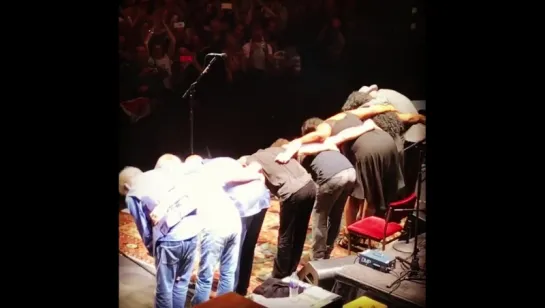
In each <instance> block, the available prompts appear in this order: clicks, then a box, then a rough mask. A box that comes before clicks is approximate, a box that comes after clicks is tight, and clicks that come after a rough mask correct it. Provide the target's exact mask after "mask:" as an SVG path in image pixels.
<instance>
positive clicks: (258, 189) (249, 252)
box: [203, 157, 270, 295]
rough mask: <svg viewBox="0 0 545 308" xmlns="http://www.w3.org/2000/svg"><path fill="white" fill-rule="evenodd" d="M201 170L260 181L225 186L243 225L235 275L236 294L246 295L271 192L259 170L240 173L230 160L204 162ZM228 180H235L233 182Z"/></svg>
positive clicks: (234, 162)
mask: <svg viewBox="0 0 545 308" xmlns="http://www.w3.org/2000/svg"><path fill="white" fill-rule="evenodd" d="M203 169H205V170H209V172H221V173H224V174H230V175H235V174H237V173H240V172H248V170H249V171H250V173H249V175H250V176H251V177H255V176H257V177H259V179H256V180H253V181H250V182H241V181H240V180H241V178H240V177H239V178H238V181H231V182H230V183H228V184H227V185H225V186H224V189H225V191H226V192H227V194H228V195H229V196H230V197H231V199H233V201H235V205H236V208H237V210H238V212H239V215H240V220H241V224H242V230H241V237H240V243H241V244H240V252H239V260H238V266H237V270H236V274H235V284H234V285H235V292H237V293H239V294H241V295H246V294H247V290H248V286H249V284H250V277H251V275H252V266H253V259H254V251H255V246H256V244H257V239H258V237H259V232H260V231H261V227H262V225H263V220H264V219H265V214H266V213H267V209H268V208H269V206H270V192H269V190H268V189H267V187H266V186H265V178H264V177H263V175H262V174H261V173H260V171H261V170H260V169H252V168H249V169H247V170H243V169H244V167H243V166H242V165H241V164H240V163H238V162H237V161H236V160H234V159H233V158H230V157H218V158H213V159H207V160H204V161H203ZM231 179H232V180H236V179H235V178H231Z"/></svg>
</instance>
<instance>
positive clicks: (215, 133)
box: [119, 0, 426, 169]
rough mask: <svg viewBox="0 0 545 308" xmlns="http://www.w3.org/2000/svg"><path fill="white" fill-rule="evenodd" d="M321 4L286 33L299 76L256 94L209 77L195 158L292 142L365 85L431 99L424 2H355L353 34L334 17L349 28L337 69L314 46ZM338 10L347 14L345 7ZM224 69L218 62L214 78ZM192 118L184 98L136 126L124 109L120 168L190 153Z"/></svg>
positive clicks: (199, 107)
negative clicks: (314, 118) (427, 80)
mask: <svg viewBox="0 0 545 308" xmlns="http://www.w3.org/2000/svg"><path fill="white" fill-rule="evenodd" d="M285 2H287V1H285ZM316 2H318V3H317V4H316V5H317V6H318V7H319V10H318V12H321V14H318V16H313V15H312V14H310V13H309V14H307V15H306V17H305V18H307V20H303V22H300V23H297V24H296V23H295V22H294V21H292V20H290V23H289V24H288V27H287V30H286V31H285V32H287V33H290V34H293V35H291V41H292V42H293V43H295V45H296V47H297V51H298V53H299V54H300V57H301V67H302V69H301V73H300V74H299V75H298V76H292V75H290V76H273V77H270V78H268V79H267V80H266V82H264V85H262V86H261V87H260V88H259V90H258V91H255V90H253V86H254V84H252V82H251V81H248V80H243V81H241V82H239V83H238V84H230V83H228V82H227V81H225V80H224V79H222V78H210V76H206V77H205V78H203V80H202V81H201V83H200V86H199V88H198V95H197V97H198V102H197V104H196V107H195V109H194V115H195V134H194V137H195V152H196V153H198V154H200V155H203V156H208V151H210V154H211V155H212V156H232V157H237V156H240V155H244V154H251V153H253V152H254V151H256V150H257V149H259V148H263V147H267V146H268V145H270V144H271V143H272V142H273V141H274V140H276V139H277V138H280V137H283V138H288V139H289V138H293V137H295V136H296V135H297V134H299V131H300V126H301V124H302V122H303V121H304V120H305V119H307V118H309V117H312V116H319V117H327V116H330V115H332V114H334V113H336V112H338V111H339V110H340V107H341V105H342V104H343V103H344V100H345V99H346V97H347V96H348V95H349V94H350V92H351V91H354V90H357V89H358V88H360V87H361V86H362V85H366V84H367V85H368V84H378V86H379V87H381V88H390V89H395V90H397V91H399V92H401V93H403V94H405V95H406V96H408V97H409V98H411V99H426V89H425V82H424V80H425V76H424V71H425V50H424V49H425V23H424V17H423V16H424V7H423V4H422V3H421V1H393V0H387V1H384V0H365V1H356V4H357V6H356V10H355V11H354V12H355V14H354V16H355V18H356V19H357V25H356V27H355V29H352V30H351V31H348V30H346V29H345V28H344V27H345V26H344V25H345V24H346V23H345V22H344V20H343V15H342V14H339V15H336V16H339V17H340V19H341V21H342V22H343V28H342V32H343V34H344V36H345V39H346V45H345V48H344V50H343V53H342V58H341V60H340V61H339V62H336V63H335V64H333V65H331V64H330V63H329V62H328V61H327V59H324V57H323V56H322V55H321V53H320V50H321V49H320V47H321V46H320V45H319V44H317V43H316V42H315V39H314V38H315V37H317V36H318V34H319V32H320V30H321V28H322V26H323V25H324V24H325V23H327V22H328V20H329V19H328V17H324V16H322V15H327V14H322V13H324V12H327V9H325V8H324V7H323V4H324V1H318V0H316ZM337 3H338V6H339V8H342V5H343V3H344V1H337ZM413 8H417V10H418V11H417V13H416V14H413V13H412V9H413ZM340 11H342V10H340ZM310 20H312V23H311V22H310ZM306 21H308V23H306ZM411 23H416V25H417V27H416V30H411ZM301 27H304V28H301ZM294 33H295V34H294ZM220 61H222V60H220ZM220 61H218V62H220ZM221 66H222V63H215V64H214V67H213V68H212V70H211V74H213V73H214V70H218V68H217V67H221ZM120 83H123V80H120ZM177 90H178V91H180V89H177ZM182 90H185V89H182ZM181 92H183V91H181ZM188 118H189V102H188V100H182V98H181V96H180V95H175V96H170V97H169V98H168V99H163V100H161V104H159V105H158V106H157V107H156V108H155V109H154V111H153V112H152V113H151V115H150V116H148V117H146V118H143V119H141V120H139V121H138V122H136V123H131V122H130V121H129V119H128V117H127V116H126V115H125V114H124V113H123V112H122V111H121V110H120V119H119V122H120V132H119V134H120V136H119V141H120V143H119V147H120V151H119V155H120V168H122V167H123V166H125V165H134V166H138V167H140V168H142V169H149V168H153V166H154V164H155V161H156V160H157V158H158V157H159V156H160V155H161V154H164V153H167V152H168V153H174V154H178V155H181V156H186V155H188V154H190V153H189V152H190V150H189V134H190V132H189V120H188Z"/></svg>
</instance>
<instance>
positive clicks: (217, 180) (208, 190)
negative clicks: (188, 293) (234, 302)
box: [182, 155, 268, 305]
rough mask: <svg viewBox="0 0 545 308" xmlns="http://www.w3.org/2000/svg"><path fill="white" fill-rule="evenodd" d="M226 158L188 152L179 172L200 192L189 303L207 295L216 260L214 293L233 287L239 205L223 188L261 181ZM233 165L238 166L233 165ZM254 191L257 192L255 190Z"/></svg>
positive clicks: (201, 300)
mask: <svg viewBox="0 0 545 308" xmlns="http://www.w3.org/2000/svg"><path fill="white" fill-rule="evenodd" d="M229 160H230V159H229V158H219V159H212V160H206V163H205V161H204V160H203V159H202V158H201V157H200V156H198V155H191V156H190V157H188V158H186V160H185V163H184V164H183V168H182V172H183V173H184V174H186V176H189V177H191V178H192V181H194V184H195V185H194V186H195V187H196V189H197V193H198V194H199V195H200V196H201V197H200V200H201V201H202V202H200V203H199V208H198V209H199V217H200V219H201V221H202V223H203V225H204V228H203V231H202V233H201V243H200V246H201V259H200V263H199V273H198V275H197V285H196V287H195V295H194V296H193V299H192V301H191V303H192V304H193V305H198V304H200V303H202V302H205V301H207V300H208V299H209V297H210V292H211V289H212V281H213V278H214V269H215V265H216V264H217V263H218V261H219V262H220V279H219V282H218V288H217V291H216V295H218V296H219V295H222V294H225V293H228V292H232V291H233V290H234V288H235V280H236V271H237V267H238V264H239V253H240V245H241V233H242V222H241V215H240V212H239V211H240V208H237V207H238V205H239V203H240V201H241V200H236V199H234V198H232V197H231V196H230V195H229V194H228V193H227V191H226V190H229V188H230V187H231V188H232V187H236V186H237V185H241V184H245V183H248V185H249V184H250V183H252V182H254V181H262V178H263V176H262V175H261V174H259V172H251V171H249V170H246V169H244V168H240V167H239V165H238V163H237V162H236V161H234V160H233V161H232V162H231V163H229V162H230V161H229ZM233 166H237V167H239V168H236V167H235V168H233ZM258 185H259V184H258ZM261 185H263V184H261ZM256 192H257V193H260V191H259V190H257V191H256ZM239 196H240V194H239ZM249 198H250V199H251V198H252V197H251V196H250V197H249ZM267 206H268V204H267ZM260 210H261V209H259V210H258V212H259V211H260ZM250 214H255V213H253V212H251V213H250ZM256 241H257V240H256ZM254 246H255V245H254ZM252 259H253V257H252ZM252 261H253V260H250V261H249V262H250V263H251V262H252Z"/></svg>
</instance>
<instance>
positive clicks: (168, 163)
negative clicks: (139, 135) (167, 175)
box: [155, 153, 182, 169]
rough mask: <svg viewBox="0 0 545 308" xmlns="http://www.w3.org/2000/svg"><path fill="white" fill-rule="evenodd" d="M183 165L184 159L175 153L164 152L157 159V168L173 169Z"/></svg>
mask: <svg viewBox="0 0 545 308" xmlns="http://www.w3.org/2000/svg"><path fill="white" fill-rule="evenodd" d="M181 165H182V160H181V159H180V158H179V157H178V156H176V155H173V154H168V153H167V154H164V155H162V156H161V157H159V159H158V160H157V163H156V164H155V169H172V168H178V167H180V166H181Z"/></svg>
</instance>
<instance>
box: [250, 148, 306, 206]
mask: <svg viewBox="0 0 545 308" xmlns="http://www.w3.org/2000/svg"><path fill="white" fill-rule="evenodd" d="M283 151H284V149H283V148H281V147H270V148H267V149H262V150H259V151H257V152H256V153H254V154H252V155H250V157H249V158H248V162H252V161H255V162H258V163H259V164H260V165H261V167H262V168H263V171H264V175H265V177H266V178H267V187H268V188H269V190H270V191H271V192H272V193H273V194H275V195H277V196H278V197H279V198H280V199H281V200H286V199H287V198H289V197H290V196H291V195H292V194H293V193H295V192H297V191H298V190H299V189H301V188H302V187H304V186H305V185H306V184H308V183H309V182H310V181H312V178H311V176H310V174H309V173H308V172H307V171H306V170H305V169H304V168H303V167H302V166H301V165H300V164H299V163H298V162H297V161H295V160H293V159H292V160H290V161H288V163H286V164H278V163H277V162H276V161H275V159H276V156H277V155H278V154H280V153H282V152H283Z"/></svg>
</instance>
